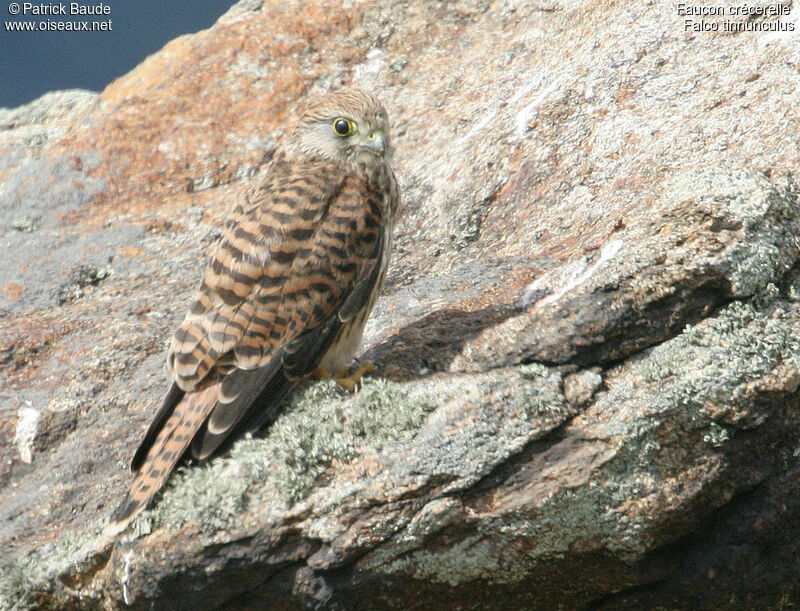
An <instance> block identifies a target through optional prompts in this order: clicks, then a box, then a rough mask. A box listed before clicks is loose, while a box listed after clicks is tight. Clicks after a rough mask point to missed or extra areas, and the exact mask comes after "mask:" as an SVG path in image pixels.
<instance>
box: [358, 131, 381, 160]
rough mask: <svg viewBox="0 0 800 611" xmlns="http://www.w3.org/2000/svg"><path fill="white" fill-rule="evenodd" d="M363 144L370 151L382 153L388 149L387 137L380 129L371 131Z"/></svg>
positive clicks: (377, 153)
mask: <svg viewBox="0 0 800 611" xmlns="http://www.w3.org/2000/svg"><path fill="white" fill-rule="evenodd" d="M361 146H363V147H364V148H365V149H367V150H368V151H369V152H370V153H374V154H376V155H382V154H383V153H384V151H385V150H386V137H385V136H384V135H383V132H382V131H380V130H376V131H374V132H370V133H369V135H368V136H367V138H366V140H365V141H364V142H363V144H362V145H361Z"/></svg>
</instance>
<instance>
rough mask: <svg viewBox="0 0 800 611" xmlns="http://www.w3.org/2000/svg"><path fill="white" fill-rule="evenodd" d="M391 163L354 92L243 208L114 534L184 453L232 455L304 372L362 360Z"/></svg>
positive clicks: (321, 112)
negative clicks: (236, 443)
mask: <svg viewBox="0 0 800 611" xmlns="http://www.w3.org/2000/svg"><path fill="white" fill-rule="evenodd" d="M391 156H392V147H391V144H390V140H389V119H388V116H387V114H386V110H385V109H384V107H383V106H382V105H381V103H380V102H379V101H378V99H377V98H375V97H374V96H373V95H371V94H369V93H366V92H364V91H360V90H357V89H348V90H344V91H339V92H336V93H332V94H330V95H328V96H325V97H323V98H321V99H320V100H318V101H317V102H315V103H313V104H311V105H310V106H309V107H308V109H307V110H306V111H305V113H304V114H303V116H302V117H301V118H300V121H299V122H298V124H297V126H296V128H295V130H294V132H293V133H292V135H291V136H290V137H289V138H288V140H287V141H286V142H285V144H284V145H283V146H282V147H281V148H280V149H279V150H278V151H276V153H275V156H274V159H273V161H272V163H271V165H270V167H269V170H268V172H267V174H266V177H265V179H264V181H263V183H262V184H261V185H260V186H259V187H258V188H257V189H256V190H255V191H254V192H252V193H251V194H250V195H249V196H248V197H247V198H246V201H245V202H244V203H242V204H240V205H239V206H237V207H236V209H235V210H234V211H233V213H232V214H231V216H230V219H229V220H228V222H227V224H226V226H225V230H224V233H223V235H222V238H221V239H220V241H219V243H218V244H217V246H216V248H215V250H214V253H213V256H212V257H211V260H210V262H209V265H208V267H207V269H206V272H205V277H204V279H203V281H202V284H201V285H200V289H199V290H198V291H197V294H196V296H195V299H194V302H193V303H192V305H191V308H190V309H189V312H188V313H187V314H186V318H185V319H184V321H183V323H182V324H181V325H180V327H179V328H178V330H177V331H176V332H175V335H174V337H173V338H172V344H171V347H170V350H169V355H168V358H167V369H168V371H169V375H170V377H171V379H172V385H171V387H170V389H169V391H168V392H167V395H166V397H165V399H164V402H163V404H162V405H161V408H160V409H159V410H158V412H157V413H156V415H155V418H153V421H152V423H151V424H150V427H149V428H148V430H147V433H146V434H145V436H144V439H143V440H142V442H141V444H140V446H139V448H138V449H137V450H136V453H135V454H134V456H133V460H132V462H131V469H132V470H133V471H134V472H135V473H136V478H135V479H134V481H133V483H132V485H131V488H130V490H129V491H128V493H127V495H126V497H125V499H124V500H123V501H122V503H121V504H120V505H119V507H118V508H117V509H116V510H115V512H114V513H113V514H112V516H111V521H110V524H109V526H108V528H107V530H106V532H107V533H110V534H113V533H115V532H119V531H120V530H122V529H123V528H124V527H125V526H126V525H127V524H128V523H129V522H130V521H131V520H132V519H133V518H134V517H135V516H136V515H137V514H138V513H139V512H140V511H142V510H143V509H144V508H145V507H146V506H147V504H148V503H149V502H150V500H151V499H152V498H153V496H154V495H155V494H156V492H158V490H159V489H160V488H161V487H162V486H163V485H164V483H165V482H166V480H167V478H168V477H169V475H170V473H171V472H172V470H173V469H174V468H175V465H176V464H178V462H179V461H180V460H181V458H182V457H184V456H185V455H187V454H188V453H191V455H192V456H194V457H195V458H196V459H199V460H202V459H205V458H207V457H209V456H211V455H213V454H215V453H218V452H220V451H222V450H223V449H224V448H226V447H227V446H228V445H229V444H230V443H231V442H233V441H234V440H235V439H236V438H238V437H240V436H242V435H243V434H244V433H247V432H251V431H255V430H256V429H258V428H260V427H261V426H263V425H264V424H265V423H266V422H268V421H269V420H271V419H272V418H273V417H274V413H275V410H276V406H277V405H278V403H279V402H280V401H281V399H282V398H284V397H285V396H286V395H287V394H288V393H289V392H290V391H291V390H292V388H293V387H294V386H295V384H296V383H297V382H298V381H299V380H300V379H301V378H303V377H304V376H306V375H308V374H309V373H311V372H313V371H314V370H318V371H326V372H331V373H335V372H339V371H340V370H341V369H342V368H344V367H346V366H348V365H349V364H350V362H351V361H352V359H353V356H354V355H355V352H356V350H357V348H358V345H359V343H360V341H361V335H362V332H363V330H364V324H365V322H366V320H367V317H368V316H369V314H370V311H371V310H372V306H373V305H374V303H375V298H376V297H377V295H378V293H379V292H380V290H381V287H382V286H383V282H384V278H385V276H386V268H387V265H388V263H389V255H390V253H391V250H392V227H393V225H394V219H395V214H396V212H397V208H398V204H399V201H400V198H399V193H398V189H397V183H396V181H395V177H394V173H393V172H392V169H391V167H390V165H389V164H390V160H391ZM345 383H346V382H345Z"/></svg>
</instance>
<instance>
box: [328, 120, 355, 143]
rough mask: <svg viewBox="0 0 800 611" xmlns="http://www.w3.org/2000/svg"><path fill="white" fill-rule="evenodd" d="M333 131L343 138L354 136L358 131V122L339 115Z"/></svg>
mask: <svg viewBox="0 0 800 611" xmlns="http://www.w3.org/2000/svg"><path fill="white" fill-rule="evenodd" d="M333 132H334V133H335V134H336V135H337V136H341V137H342V138H346V137H347V136H352V135H353V134H355V133H356V124H355V123H353V122H352V121H350V120H348V119H344V118H342V117H339V118H338V119H334V121H333Z"/></svg>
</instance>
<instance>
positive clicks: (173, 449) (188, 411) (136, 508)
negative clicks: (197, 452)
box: [103, 382, 221, 537]
mask: <svg viewBox="0 0 800 611" xmlns="http://www.w3.org/2000/svg"><path fill="white" fill-rule="evenodd" d="M220 386H221V385H220V383H219V382H216V383H213V384H211V385H210V386H208V387H207V388H205V389H203V390H197V391H194V392H190V393H187V394H186V395H184V396H183V398H182V399H181V401H180V402H179V403H178V404H177V405H176V406H175V409H174V411H173V412H172V414H171V415H170V417H169V418H168V419H167V420H166V422H165V423H164V426H163V427H162V428H161V430H160V431H159V432H158V435H157V436H156V438H155V440H154V441H153V444H152V446H150V448H149V450H148V452H147V456H146V458H145V459H144V462H143V463H142V465H141V468H140V469H139V472H138V473H137V474H136V479H134V480H133V483H132V484H131V487H130V490H128V493H127V494H126V495H125V498H124V499H123V500H122V502H121V503H120V504H119V506H118V507H117V508H116V509H115V510H114V513H112V514H111V518H110V520H109V523H108V526H106V528H105V530H104V531H103V535H104V536H106V537H113V536H115V535H117V534H118V533H120V532H122V531H123V530H125V528H126V527H127V526H128V524H130V523H131V521H133V519H134V518H135V517H136V516H137V515H139V514H140V513H141V512H142V511H143V510H144V509H145V507H147V505H148V503H149V502H150V500H151V499H152V498H153V497H154V496H155V494H156V493H157V492H158V491H159V490H160V489H161V487H162V486H163V485H164V484H165V483H166V481H167V479H168V478H169V476H170V474H171V473H172V470H173V469H174V468H175V465H176V464H177V463H178V461H179V460H180V459H181V457H182V456H183V454H184V452H185V451H186V448H187V447H188V446H189V443H190V442H191V441H192V438H193V437H194V436H195V434H196V433H197V431H198V430H199V429H200V427H201V426H202V425H203V423H204V422H205V420H206V418H208V415H209V414H210V413H211V410H213V409H214V406H215V405H216V404H217V398H218V397H219V392H220Z"/></svg>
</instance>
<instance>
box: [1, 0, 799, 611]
mask: <svg viewBox="0 0 800 611" xmlns="http://www.w3.org/2000/svg"><path fill="white" fill-rule="evenodd" d="M634 4H635V3H634ZM798 10H800V9H797V8H796V7H795V8H793V10H792V13H791V14H790V15H789V16H788V17H783V18H782V19H783V20H784V21H786V20H789V19H796V17H797V15H796V14H794V13H797V11H798ZM679 21H680V20H679V19H678V18H677V17H676V15H675V6H674V3H670V2H666V1H664V2H661V1H658V2H654V3H642V5H641V6H638V5H635V6H634V5H632V4H631V3H616V4H614V3H611V4H609V3H601V2H586V3H571V2H561V1H555V2H550V3H544V4H543V3H540V2H522V3H519V2H516V3H515V2H503V1H499V2H491V3H490V2H471V1H463V0H462V1H458V2H450V3H438V4H432V3H424V2H418V1H416V0H412V1H411V2H385V3H380V4H372V3H352V6H349V5H348V6H345V7H343V6H342V4H341V3H334V2H326V1H320V2H299V1H297V2H291V1H290V2H280V3H279V2H253V1H250V0H247V1H243V2H240V3H239V4H237V5H235V6H233V7H232V8H231V9H230V10H229V11H228V12H227V13H226V14H225V15H224V16H222V17H221V19H220V20H219V22H218V23H217V24H216V25H215V26H214V27H212V28H210V29H208V30H205V31H202V32H199V33H197V34H193V35H189V36H184V37H181V38H178V39H176V40H174V41H172V42H171V43H169V44H168V45H167V46H166V47H165V48H164V49H163V50H162V51H160V52H158V53H156V54H154V55H153V56H151V57H149V58H148V59H147V60H146V61H144V62H143V63H142V64H141V65H140V66H138V67H137V68H136V69H135V70H133V71H132V72H131V73H129V74H127V75H125V76H123V77H121V78H120V79H118V80H117V81H115V82H114V83H112V84H110V85H109V86H108V87H107V88H106V89H105V90H104V91H103V92H101V93H98V94H95V93H90V92H82V91H67V92H56V93H51V94H47V95H46V96H43V97H42V98H41V99H39V100H37V101H36V102H33V103H31V104H29V105H27V106H24V107H20V108H18V109H0V255H1V256H2V262H3V263H2V265H0V549H2V550H3V552H4V553H3V554H2V557H1V558H0V608H3V609H4V608H16V609H23V608H30V607H35V608H104V609H108V608H111V609H115V608H120V609H121V608H132V609H150V608H176V609H214V608H225V609H236V608H298V607H307V608H320V607H322V608H334V609H336V608H339V609H346V608H376V609H382V608H387V607H388V608H403V609H405V608H448V609H452V608H463V609H475V608H486V609H496V608H524V609H531V608H542V609H552V608H557V607H558V606H559V605H560V606H563V607H566V608H580V607H587V606H591V607H593V608H651V607H660V608H685V607H698V608H719V607H745V608H783V607H791V606H794V605H798V604H800V586H798V580H797V577H796V576H797V574H798V573H800V553H799V552H800V550H798V542H797V537H796V533H797V531H798V528H800V395H799V394H798V386H800V181H799V180H798V179H797V178H796V177H795V175H796V173H797V171H798V167H797V140H796V137H797V132H798V125H800V107H798V105H797V97H796V93H797V92H796V86H795V84H796V83H795V81H796V75H797V70H798V68H799V67H800V53H799V52H798V49H799V48H800V39H798V36H800V34H798V32H800V26H799V27H796V28H795V30H793V31H791V32H787V31H772V32H755V33H754V32H740V33H738V34H733V35H726V36H721V35H712V34H697V33H692V32H684V31H683V28H682V27H681V24H680V23H679ZM767 21H768V20H767ZM792 23H795V22H794V21H793V22H792ZM352 83H357V84H359V85H360V86H362V87H365V88H369V89H374V90H376V91H377V92H378V93H379V94H380V96H381V98H382V99H383V100H384V101H385V103H386V105H387V107H388V109H389V113H390V117H391V119H392V125H393V134H394V140H395V143H396V148H397V154H396V157H395V166H396V170H397V174H398V178H399V181H400V183H401V187H402V190H403V195H404V200H405V205H406V211H405V215H404V217H403V219H402V221H401V223H400V225H399V226H398V228H397V230H396V250H395V254H394V258H393V262H392V265H391V268H390V273H389V278H388V281H387V287H386V290H385V291H384V295H383V296H382V297H381V299H380V300H379V302H378V304H377V306H376V309H375V312H374V314H373V317H372V318H371V320H370V322H369V324H368V327H367V331H366V334H365V342H364V347H363V351H362V354H361V358H366V359H370V360H373V361H374V362H375V363H376V365H377V371H376V373H375V376H374V377H373V378H367V379H366V380H365V381H364V383H363V385H362V386H361V388H360V389H359V390H358V392H356V393H355V394H352V395H351V394H348V393H345V392H343V391H341V390H340V389H338V388H337V387H336V386H335V385H333V384H331V383H325V382H320V383H314V384H309V385H307V386H305V387H304V388H301V389H299V390H298V391H297V392H296V393H295V394H294V395H293V396H292V397H291V398H290V399H289V400H288V401H287V402H286V405H285V409H284V410H283V413H282V415H281V416H280V417H279V418H278V420H277V421H276V422H275V424H274V425H273V426H272V427H271V428H270V429H269V430H268V431H266V432H265V433H264V434H263V435H259V436H256V437H254V438H249V439H243V440H241V441H240V442H238V443H237V444H236V445H235V446H234V447H233V448H232V450H231V451H230V453H229V454H227V455H225V456H223V457H220V458H219V459H216V460H214V461H211V462H210V463H207V464H204V465H194V466H190V467H187V468H184V469H181V470H179V471H178V472H177V473H176V474H175V475H174V476H173V478H172V479H171V481H170V484H169V485H168V486H167V487H166V489H165V491H164V492H163V494H161V495H160V496H159V497H158V499H157V501H156V502H155V503H154V504H153V505H152V506H151V508H150V509H149V510H148V511H146V512H145V513H143V514H142V515H141V516H140V517H139V518H138V519H137V520H136V521H135V522H134V524H133V525H132V526H131V528H130V529H129V530H128V531H127V532H126V533H123V534H122V535H121V536H120V537H119V538H118V539H117V540H115V541H112V542H104V541H101V540H100V536H99V534H100V531H101V530H102V527H103V525H104V523H105V519H106V518H107V516H108V514H109V513H110V512H111V510H112V509H113V508H114V506H115V504H116V503H117V502H118V501H119V499H120V498H121V496H122V495H123V494H124V491H125V490H126V487H127V485H128V483H129V481H130V475H129V473H128V471H127V462H128V461H129V459H130V456H131V453H132V451H133V448H134V447H135V445H136V443H137V442H138V440H139V438H140V437H141V435H142V433H143V431H144V429H145V427H146V426H147V424H148V422H149V419H150V418H151V416H152V414H153V412H154V410H155V409H156V408H157V406H158V403H159V401H160V398H161V394H162V393H163V392H164V391H165V389H166V381H165V378H164V373H163V369H162V364H163V351H164V349H165V348H166V342H167V341H168V339H169V337H170V335H171V332H172V330H173V329H174V327H175V326H176V325H177V324H178V322H179V321H180V319H181V318H182V316H183V314H184V311H185V308H186V307H187V305H188V302H189V299H190V297H191V294H192V292H193V290H194V287H195V286H196V284H197V283H198V281H199V279H200V276H201V273H202V269H203V265H204V262H205V253H206V251H207V250H208V248H209V247H210V246H211V245H212V244H213V243H214V241H215V240H216V239H217V237H218V236H219V233H220V227H221V226H222V223H223V222H224V219H225V214H226V211H227V210H228V208H229V207H230V206H231V205H232V204H233V203H234V202H236V201H237V200H238V198H240V197H242V195H243V194H244V192H245V191H246V190H247V189H248V188H250V187H251V186H252V185H253V184H254V181H258V180H259V179H260V177H261V173H262V172H263V169H264V168H265V166H266V164H267V163H268V162H269V159H270V157H271V155H272V152H273V151H274V149H275V146H276V144H277V143H278V142H280V140H281V139H282V138H284V137H285V135H286V133H287V132H288V130H289V129H291V127H292V125H293V123H294V120H295V119H296V117H297V116H298V114H299V112H300V111H301V109H302V107H303V105H304V103H305V101H306V100H307V99H308V98H310V97H312V96H315V95H317V94H319V93H320V92H323V91H327V90H328V89H330V88H332V87H338V86H340V85H343V84H352Z"/></svg>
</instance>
